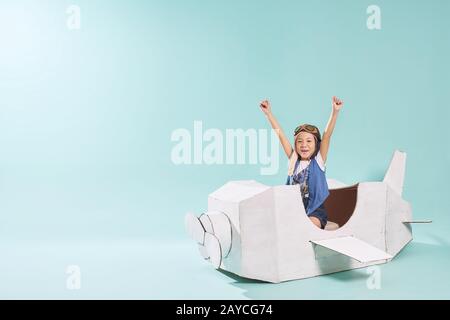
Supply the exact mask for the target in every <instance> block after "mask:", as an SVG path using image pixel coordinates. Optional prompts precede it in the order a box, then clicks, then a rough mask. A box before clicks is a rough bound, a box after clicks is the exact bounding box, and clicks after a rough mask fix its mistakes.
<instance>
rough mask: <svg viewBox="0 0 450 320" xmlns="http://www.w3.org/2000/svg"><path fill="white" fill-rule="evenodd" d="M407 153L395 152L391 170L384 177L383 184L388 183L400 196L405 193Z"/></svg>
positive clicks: (390, 166)
mask: <svg viewBox="0 0 450 320" xmlns="http://www.w3.org/2000/svg"><path fill="white" fill-rule="evenodd" d="M405 168H406V153H405V152H401V151H399V150H395V152H394V156H393V157H392V160H391V163H390V165H389V168H388V170H387V172H386V175H385V176H384V179H383V182H385V183H387V184H388V185H389V186H390V187H391V188H392V189H394V191H395V192H397V193H398V194H399V195H400V196H401V195H402V192H403V181H404V179H405Z"/></svg>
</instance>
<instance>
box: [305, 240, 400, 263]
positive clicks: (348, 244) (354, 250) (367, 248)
mask: <svg viewBox="0 0 450 320" xmlns="http://www.w3.org/2000/svg"><path fill="white" fill-rule="evenodd" d="M311 242H312V243H314V244H316V245H319V246H322V247H325V248H327V249H330V250H333V251H336V252H339V253H340V254H343V255H346V256H348V257H350V258H353V259H355V260H358V261H359V262H371V261H377V260H386V259H391V258H392V256H391V255H390V254H388V253H386V252H384V251H382V250H380V249H378V248H375V247H374V246H371V245H370V244H368V243H366V242H364V241H362V240H359V239H357V238H355V237H353V236H345V237H338V238H332V239H325V240H311Z"/></svg>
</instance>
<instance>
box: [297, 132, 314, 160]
mask: <svg viewBox="0 0 450 320" xmlns="http://www.w3.org/2000/svg"><path fill="white" fill-rule="evenodd" d="M295 150H296V151H297V153H298V154H299V155H300V157H301V159H302V160H308V159H309V158H311V156H312V155H313V154H314V151H315V150H316V140H315V139H314V135H313V134H312V133H309V132H304V131H302V132H300V133H299V135H298V137H297V141H295Z"/></svg>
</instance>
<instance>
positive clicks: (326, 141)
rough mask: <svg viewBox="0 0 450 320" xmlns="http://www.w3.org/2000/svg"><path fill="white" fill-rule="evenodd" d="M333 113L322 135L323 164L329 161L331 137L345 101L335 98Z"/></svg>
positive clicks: (321, 152) (321, 151)
mask: <svg viewBox="0 0 450 320" xmlns="http://www.w3.org/2000/svg"><path fill="white" fill-rule="evenodd" d="M332 105H333V108H332V111H331V115H330V119H329V120H328V124H327V127H326V128H325V131H324V132H323V135H322V142H321V143H320V155H321V156H322V159H323V162H324V163H325V161H327V154H328V148H329V147H330V140H331V135H332V134H333V130H334V126H335V125H336V120H337V117H338V114H339V110H341V108H342V106H343V105H344V101H342V100H340V99H338V98H337V97H333V99H332Z"/></svg>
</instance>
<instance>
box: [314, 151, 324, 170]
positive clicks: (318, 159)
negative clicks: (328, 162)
mask: <svg viewBox="0 0 450 320" xmlns="http://www.w3.org/2000/svg"><path fill="white" fill-rule="evenodd" d="M316 161H317V164H318V165H319V167H320V169H322V171H324V172H325V163H324V162H323V159H322V156H321V155H320V152H318V153H317V156H316Z"/></svg>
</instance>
